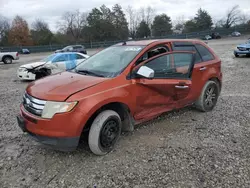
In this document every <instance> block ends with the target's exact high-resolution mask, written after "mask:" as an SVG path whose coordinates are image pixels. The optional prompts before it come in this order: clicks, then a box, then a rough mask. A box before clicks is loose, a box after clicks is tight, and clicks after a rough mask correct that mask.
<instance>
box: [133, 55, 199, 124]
mask: <svg viewBox="0 0 250 188" xmlns="http://www.w3.org/2000/svg"><path fill="white" fill-rule="evenodd" d="M193 64H194V56H193V53H192V52H173V53H164V54H161V55H159V56H156V57H154V58H153V59H151V60H148V61H146V62H145V63H143V66H146V67H148V68H150V69H152V70H154V77H153V78H152V79H148V78H142V77H135V82H136V106H137V110H136V113H135V115H134V117H135V119H136V120H140V119H142V118H145V117H152V116H154V115H157V114H159V113H162V112H164V111H168V110H172V109H173V108H175V107H177V108H179V107H181V106H182V105H183V104H185V103H186V102H187V100H188V95H189V93H190V89H191V87H192V80H191V75H192V70H193ZM138 69H139V67H137V68H136V70H138ZM149 96H150V97H149Z"/></svg>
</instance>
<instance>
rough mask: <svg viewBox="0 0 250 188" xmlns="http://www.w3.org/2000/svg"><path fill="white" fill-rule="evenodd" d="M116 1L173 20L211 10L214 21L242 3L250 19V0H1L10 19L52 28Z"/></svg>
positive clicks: (1, 8) (0, 11) (2, 11)
mask: <svg viewBox="0 0 250 188" xmlns="http://www.w3.org/2000/svg"><path fill="white" fill-rule="evenodd" d="M116 3H118V4H120V5H121V6H122V7H123V9H125V8H126V7H127V6H128V5H131V6H132V7H134V8H138V9H139V8H140V7H147V6H149V5H150V6H151V7H153V8H154V9H155V11H156V13H157V14H160V13H166V14H167V15H168V16H170V17H171V19H172V21H173V22H174V21H175V20H176V19H177V18H178V17H180V16H182V17H184V18H185V19H189V18H191V17H193V16H195V14H196V12H197V10H198V9H199V8H202V9H205V10H207V11H208V12H209V13H210V15H211V16H212V18H213V19H214V20H219V19H221V18H222V17H224V16H225V14H226V12H227V11H228V9H230V8H232V7H233V6H234V5H237V4H238V5H239V6H240V9H241V11H242V12H243V13H244V14H246V15H248V17H249V18H250V0H238V1H237V0H197V1H195V0H125V1H121V0H120V1H119V0H88V1H87V0H74V1H72V0H0V14H1V15H3V16H6V17H8V18H10V19H12V18H13V17H14V16H15V15H17V14H18V15H20V16H22V17H24V18H25V19H26V20H27V21H28V23H29V24H31V23H32V21H34V20H35V19H37V18H39V19H42V20H45V21H46V22H47V23H49V26H50V28H51V29H52V31H55V30H56V27H57V22H58V21H59V20H60V18H61V15H62V14H63V13H64V12H66V11H74V10H76V9H79V10H80V11H83V12H85V11H86V12H88V11H91V9H92V8H94V7H100V6H101V5H102V4H105V5H106V6H107V7H109V8H111V7H112V5H114V4H116Z"/></svg>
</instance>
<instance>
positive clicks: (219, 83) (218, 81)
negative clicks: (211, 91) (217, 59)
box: [208, 77, 222, 91]
mask: <svg viewBox="0 0 250 188" xmlns="http://www.w3.org/2000/svg"><path fill="white" fill-rule="evenodd" d="M208 80H211V81H214V82H216V83H217V84H218V85H219V89H220V91H221V87H222V83H221V80H219V79H218V78H217V77H211V78H209V79H208Z"/></svg>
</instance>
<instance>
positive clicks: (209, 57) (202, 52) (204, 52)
mask: <svg viewBox="0 0 250 188" xmlns="http://www.w3.org/2000/svg"><path fill="white" fill-rule="evenodd" d="M195 46H196V48H197V50H198V52H199V53H200V55H201V58H202V60H203V61H210V60H213V59H214V56H213V55H212V54H211V53H210V52H209V50H208V49H207V48H206V47H204V46H202V45H200V44H196V45H195Z"/></svg>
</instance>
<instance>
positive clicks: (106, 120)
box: [88, 110, 122, 155]
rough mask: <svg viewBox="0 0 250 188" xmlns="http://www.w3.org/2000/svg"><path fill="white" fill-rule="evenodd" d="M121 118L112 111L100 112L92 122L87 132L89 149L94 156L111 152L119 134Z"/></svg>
mask: <svg viewBox="0 0 250 188" xmlns="http://www.w3.org/2000/svg"><path fill="white" fill-rule="evenodd" d="M121 128H122V123H121V118H120V116H119V115H118V113H116V112H115V111H113V110H105V111H103V112H101V113H100V114H99V115H98V116H97V117H96V118H95V120H94V121H93V123H92V125H91V128H90V131H89V137H88V142H89V148H90V150H91V151H92V152H93V153H94V154H96V155H105V154H107V153H109V152H111V151H112V150H113V148H114V146H115V144H116V142H117V140H118V138H119V137H120V134H121Z"/></svg>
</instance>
